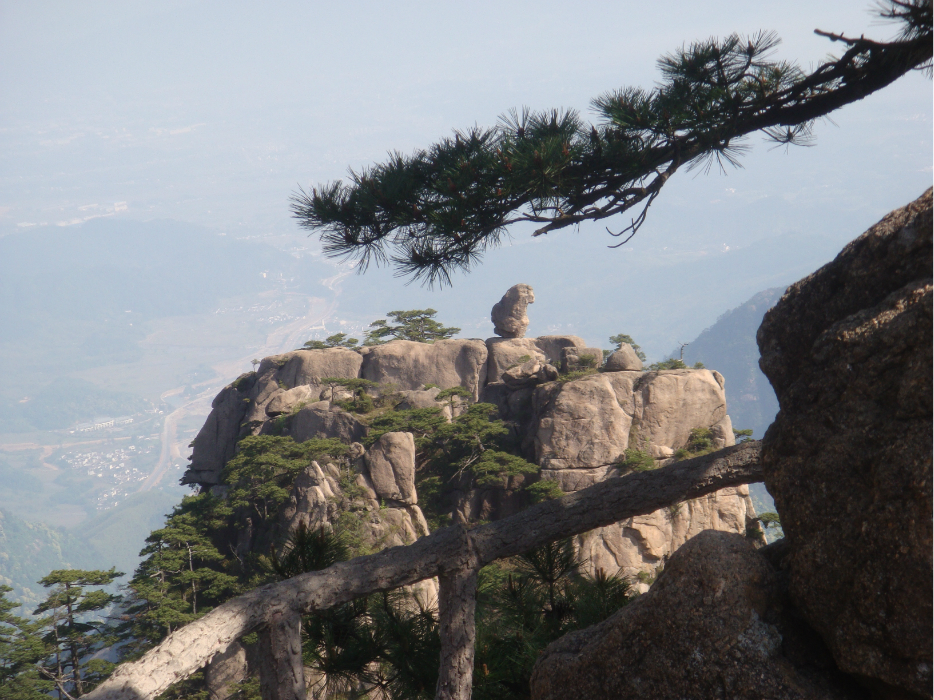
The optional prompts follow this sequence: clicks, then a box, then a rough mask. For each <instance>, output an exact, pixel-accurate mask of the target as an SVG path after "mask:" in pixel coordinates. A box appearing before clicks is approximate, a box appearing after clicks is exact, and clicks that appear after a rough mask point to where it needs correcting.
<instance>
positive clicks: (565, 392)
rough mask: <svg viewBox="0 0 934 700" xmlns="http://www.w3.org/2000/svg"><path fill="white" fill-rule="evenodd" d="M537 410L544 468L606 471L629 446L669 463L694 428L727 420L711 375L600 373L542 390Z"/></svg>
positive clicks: (538, 455)
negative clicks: (605, 468) (668, 460)
mask: <svg viewBox="0 0 934 700" xmlns="http://www.w3.org/2000/svg"><path fill="white" fill-rule="evenodd" d="M533 404H534V412H535V416H536V419H535V421H534V425H533V440H534V452H535V459H536V462H537V463H538V464H539V466H541V467H542V468H544V469H593V468H595V467H602V466H606V465H608V464H612V463H614V462H616V461H617V460H618V459H619V458H620V457H621V456H622V455H623V454H624V453H625V451H626V448H628V447H630V446H631V447H634V448H637V449H640V450H644V451H646V452H648V453H649V454H650V455H651V456H652V457H655V458H657V459H662V458H667V457H670V456H671V455H672V454H673V453H674V450H677V449H678V448H681V447H683V446H684V445H685V444H686V443H687V441H688V438H690V435H691V429H693V428H709V427H711V426H715V425H717V424H719V423H720V422H721V421H723V420H724V418H725V416H726V396H725V395H724V393H723V386H722V384H721V383H719V382H718V381H717V379H716V377H715V373H713V372H711V371H710V370H706V369H682V370H667V371H661V372H647V373H645V372H604V373H601V374H594V375H590V376H586V377H582V378H580V379H576V380H573V381H569V382H560V383H557V384H554V385H551V384H549V385H546V386H542V387H539V388H537V389H536V390H535V395H534V398H533ZM718 430H720V429H718ZM730 432H731V433H732V429H731V430H730ZM630 443H632V444H630Z"/></svg>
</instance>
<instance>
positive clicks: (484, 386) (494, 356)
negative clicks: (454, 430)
mask: <svg viewBox="0 0 934 700" xmlns="http://www.w3.org/2000/svg"><path fill="white" fill-rule="evenodd" d="M517 293H518V292H517ZM511 308H513V309H517V308H519V307H518V306H513V307H511ZM627 347H628V346H627ZM630 350H631V348H630ZM621 352H622V355H620V353H619V352H618V353H616V360H614V362H615V364H614V365H613V367H612V369H613V370H614V371H608V372H603V373H594V374H592V375H589V376H585V377H581V378H578V379H575V380H572V381H561V382H557V381H555V380H557V379H558V378H559V376H558V370H557V369H556V367H558V366H562V365H563V367H564V368H565V370H566V371H573V370H575V369H579V368H581V367H582V366H584V365H586V364H593V365H599V364H600V360H601V359H602V351H601V350H599V349H598V348H588V347H587V344H586V342H585V341H584V340H583V339H581V338H579V337H577V336H573V335H566V336H558V335H555V336H542V337H538V338H490V339H488V340H487V341H485V342H483V341H479V340H442V341H437V342H435V343H432V344H427V343H414V342H410V341H401V340H397V341H392V342H390V343H386V344H385V345H380V346H376V347H371V348H362V349H361V350H360V351H359V352H358V351H353V350H348V349H346V348H331V349H327V350H299V351H295V352H291V353H285V354H282V355H276V356H273V357H269V358H266V359H265V360H263V362H262V363H260V365H259V367H258V369H257V371H256V372H255V373H251V374H248V375H244V376H243V377H241V378H240V379H239V380H238V381H237V382H236V383H235V384H234V385H231V386H230V387H228V388H227V389H225V390H224V391H222V392H221V394H220V395H219V396H218V398H217V399H216V400H215V406H214V411H212V413H211V416H210V417H209V418H208V421H207V422H206V423H205V426H204V428H203V429H202V431H201V433H200V434H199V435H198V437H197V438H196V441H195V450H194V455H193V457H192V468H191V469H190V470H189V472H187V473H186V476H185V480H186V482H189V483H200V484H202V485H204V486H206V487H211V486H214V485H216V484H218V483H219V482H220V474H221V470H222V469H223V466H224V464H225V463H226V461H227V460H229V459H230V458H231V457H232V456H233V454H234V450H235V445H236V442H237V440H238V439H239V438H240V437H243V436H245V435H250V434H253V435H255V434H270V433H271V434H277V435H278V434H281V435H287V436H290V437H292V438H294V439H295V440H296V441H298V442H302V441H305V440H308V439H311V438H316V437H317V438H336V439H339V440H341V441H342V442H344V443H347V444H349V445H352V446H353V447H352V452H353V454H352V455H351V461H353V463H354V464H355V465H357V469H358V471H359V472H360V473H358V474H357V475H356V476H355V477H354V480H355V483H356V486H357V487H358V488H359V489H360V490H362V492H363V493H364V495H365V500H366V501H367V503H368V504H369V506H368V507H372V508H373V509H374V510H378V509H379V504H380V501H383V502H386V503H388V504H390V505H392V506H393V509H390V510H391V512H388V511H385V510H384V511H381V514H380V516H379V517H378V518H377V520H379V521H380V523H381V524H379V525H378V526H377V524H376V523H375V522H374V523H371V526H372V527H371V528H370V529H371V530H373V532H372V533H371V535H368V537H369V538H370V539H371V540H372V541H373V542H376V541H382V540H381V539H380V538H384V539H385V537H388V536H389V535H390V534H392V533H403V534H404V535H405V537H409V536H414V534H413V533H416V532H417V531H418V527H417V526H416V525H417V521H419V518H420V517H421V516H420V512H419V515H418V516H416V515H413V514H411V513H409V514H408V515H406V513H407V511H405V507H407V506H413V507H414V506H415V504H416V503H417V495H416V493H415V484H414V465H415V454H414V442H413V440H412V438H411V436H406V435H405V434H402V433H397V434H389V435H387V436H384V437H383V438H382V439H381V440H379V441H377V443H376V444H375V445H373V446H372V447H371V448H370V450H369V451H368V452H367V454H366V455H364V450H363V448H362V447H361V446H360V445H359V443H360V442H362V441H363V439H364V437H365V436H366V433H367V425H366V422H365V420H361V417H359V416H357V415H355V414H353V413H350V412H348V411H345V410H343V409H342V408H341V407H340V406H339V405H338V403H337V402H339V401H341V400H347V399H350V398H352V397H353V394H352V392H351V391H350V390H348V389H346V388H341V387H337V386H325V385H324V383H323V381H322V380H323V379H324V378H325V377H346V378H364V379H369V380H371V381H374V382H377V383H379V384H381V386H382V390H380V391H377V392H375V393H380V394H382V393H383V392H384V391H386V389H389V387H390V386H392V387H394V389H390V391H389V392H387V393H391V392H392V391H394V392H395V393H394V394H392V395H393V396H395V397H396V400H397V401H398V406H397V407H398V408H399V409H402V410H404V409H407V408H431V407H437V408H439V409H441V410H442V412H443V414H444V415H445V416H446V417H447V418H448V420H451V419H453V418H455V417H456V416H457V415H459V414H460V413H461V412H462V411H463V410H464V409H465V408H466V406H467V405H468V402H467V401H461V399H456V400H455V401H454V405H453V406H452V405H451V404H450V402H449V401H444V402H438V401H436V400H435V399H436V397H437V395H438V392H439V389H438V388H431V389H427V390H426V389H424V386H425V385H426V384H435V385H437V386H438V387H441V388H448V387H453V386H462V387H464V388H466V389H468V390H469V391H470V392H471V394H473V400H476V399H477V398H482V400H484V401H487V402H491V403H494V404H496V405H497V406H498V408H499V410H500V415H501V417H502V418H504V419H506V420H508V421H510V422H511V424H512V430H514V431H515V434H516V437H517V438H518V440H519V441H520V442H522V444H523V451H524V453H525V456H526V458H528V459H530V460H532V461H535V462H536V463H537V464H538V465H539V466H540V467H541V468H542V469H541V473H540V477H541V478H544V479H550V480H553V481H556V482H557V483H558V484H559V486H560V487H561V488H562V489H563V490H564V491H565V492H571V491H577V490H580V489H583V488H587V487H588V486H592V485H593V484H595V483H597V482H599V481H603V480H605V479H608V478H612V477H613V476H617V475H619V474H620V473H621V469H620V467H619V465H618V463H619V461H620V460H621V459H622V458H623V456H624V454H625V452H626V449H627V448H629V447H635V448H637V449H640V450H644V451H646V452H648V453H649V454H650V455H651V456H652V457H655V458H657V459H659V460H662V461H663V460H664V459H667V458H669V457H671V456H672V455H673V454H674V452H675V451H676V450H677V449H679V448H681V447H683V446H684V445H685V443H686V442H687V440H688V438H689V436H690V431H691V429H692V428H710V429H711V430H712V431H713V433H714V436H715V443H716V445H717V446H718V447H719V446H724V445H729V444H733V435H732V429H731V426H730V423H729V416H727V415H726V405H725V404H726V401H725V398H724V393H723V377H721V376H720V375H719V374H718V373H717V372H711V371H708V370H673V371H663V372H650V373H643V372H641V371H639V370H637V369H635V368H637V367H641V363H639V362H638V358H636V357H635V355H634V353H630V354H631V355H632V356H631V357H630V356H629V354H626V352H625V350H623V351H621ZM588 355H589V356H591V357H593V358H594V360H593V361H592V362H591V363H582V362H581V359H580V358H581V357H584V356H588ZM611 359H612V358H611ZM623 367H632V368H634V369H622V368H623ZM481 393H482V396H480V394H481ZM403 443H404V444H403ZM312 471H313V470H312ZM312 476H314V478H315V479H316V480H317V481H316V482H315V483H316V484H317V485H316V486H315V488H314V489H310V488H309V487H308V486H307V484H305V483H304V482H305V481H307V480H308V479H311V478H312ZM336 478H337V477H336V475H334V474H332V475H331V480H332V481H333V480H334V479H336ZM322 479H324V476H321V477H319V476H317V475H313V474H312V472H308V473H307V474H305V475H303V476H302V477H300V479H299V482H297V483H296V488H297V489H298V491H297V492H296V493H298V494H304V495H303V496H301V499H300V500H301V506H300V507H299V506H296V508H297V510H296V511H295V514H293V516H292V517H291V519H289V520H288V523H287V524H286V525H283V527H285V528H294V527H296V526H297V523H298V522H299V521H300V520H304V521H306V522H307V524H309V525H313V524H314V523H319V524H321V523H330V522H336V520H335V518H336V517H337V516H336V515H335V514H334V512H333V511H334V508H335V507H336V506H335V505H334V503H335V502H337V501H340V500H341V499H340V498H339V495H338V494H336V493H334V492H333V489H332V490H331V491H329V490H328V488H329V487H328V486H327V483H329V482H327V480H326V479H325V480H324V481H322ZM534 480H535V477H534V476H519V477H511V478H510V479H508V480H507V482H506V483H504V484H503V485H498V486H488V487H483V488H467V487H465V489H466V490H464V491H463V492H461V491H458V492H456V493H455V494H454V495H453V496H452V503H454V507H453V512H452V517H453V518H454V520H455V522H464V523H473V522H476V521H478V520H491V519H498V518H502V517H507V516H509V515H511V514H513V513H516V512H518V511H519V510H521V509H523V508H525V507H527V506H528V497H527V494H526V492H525V491H524V488H525V487H526V486H528V484H529V483H530V482H531V481H534ZM335 499H337V501H335ZM329 509H330V510H329ZM303 513H304V514H305V515H302V514H303ZM312 514H314V515H312ZM754 517H755V513H754V511H753V509H752V505H751V503H750V501H749V499H748V496H747V493H746V490H745V488H739V489H726V490H724V491H723V492H722V493H718V494H714V495H712V496H709V497H706V498H704V499H701V500H700V501H697V502H689V503H685V504H683V505H682V506H681V507H680V508H679V509H677V511H676V510H674V509H666V510H664V511H659V512H657V513H653V514H651V515H648V516H643V517H640V518H633V519H629V520H627V521H624V522H621V523H618V524H616V525H613V526H610V527H606V528H601V529H600V530H597V531H595V532H592V533H589V534H588V535H587V536H585V537H581V538H579V539H578V545H579V546H580V547H581V549H582V550H584V554H585V556H586V557H587V558H588V560H589V562H590V564H589V567H590V569H591V571H595V570H596V569H597V568H602V569H604V570H606V571H609V572H611V573H615V572H616V571H617V570H621V571H622V573H624V574H628V575H635V574H637V573H640V572H644V573H647V574H652V573H654V571H655V570H656V569H657V568H659V567H660V566H661V565H663V563H664V561H665V560H666V559H667V557H668V556H670V554H671V553H672V552H673V551H674V550H675V549H677V547H678V546H680V545H681V544H682V543H683V542H684V541H685V540H686V539H687V538H688V537H690V536H692V535H693V534H695V533H696V532H699V531H700V530H702V529H705V528H715V529H721V530H726V531H729V532H737V533H742V532H744V531H745V529H746V526H747V524H748V523H749V522H750V521H751V520H752V519H753V518H754ZM397 521H398V522H397ZM422 522H423V519H422ZM374 528H375V529H374ZM380 528H384V529H385V531H383V530H381V529H380ZM285 531H287V530H285ZM285 531H283V532H285ZM283 532H277V533H264V532H256V533H250V531H249V530H248V529H246V530H244V531H243V536H242V538H241V541H238V544H237V548H238V551H242V552H244V553H245V552H247V551H249V548H250V547H251V546H253V545H256V546H260V547H265V548H266V549H268V546H269V545H270V544H272V543H274V541H276V537H281V535H282V534H283ZM403 541H406V540H405V538H403V539H399V540H398V541H397V540H396V539H393V538H391V537H390V538H389V539H388V540H386V542H392V543H393V544H401V543H402V542H403ZM368 546H369V545H368Z"/></svg>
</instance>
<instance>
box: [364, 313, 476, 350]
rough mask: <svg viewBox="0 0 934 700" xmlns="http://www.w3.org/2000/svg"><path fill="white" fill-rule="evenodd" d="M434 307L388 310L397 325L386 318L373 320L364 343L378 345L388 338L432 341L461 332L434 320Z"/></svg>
mask: <svg viewBox="0 0 934 700" xmlns="http://www.w3.org/2000/svg"><path fill="white" fill-rule="evenodd" d="M437 313H438V312H437V311H435V310H434V309H411V310H409V311H390V312H389V313H387V314H386V315H387V316H388V317H389V318H390V319H392V321H393V322H395V323H396V324H397V325H394V326H392V325H389V323H388V322H387V321H386V319H384V318H381V319H379V320H377V321H373V323H371V324H370V328H372V329H373V330H370V331H367V333H366V338H365V339H364V342H363V344H364V345H380V344H382V343H385V342H387V339H388V340H414V341H416V342H418V343H433V342H434V341H436V340H444V339H446V338H450V337H452V336H454V335H456V334H457V333H460V332H461V329H460V328H453V327H447V326H442V325H441V324H440V323H439V322H438V321H436V320H435V318H434V317H435V314H437Z"/></svg>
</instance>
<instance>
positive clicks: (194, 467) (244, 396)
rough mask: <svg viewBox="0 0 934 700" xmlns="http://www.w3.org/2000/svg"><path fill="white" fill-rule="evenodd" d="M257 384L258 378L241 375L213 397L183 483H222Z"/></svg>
mask: <svg viewBox="0 0 934 700" xmlns="http://www.w3.org/2000/svg"><path fill="white" fill-rule="evenodd" d="M255 383H256V375H254V374H244V375H241V376H240V377H239V378H238V379H237V380H236V381H235V382H233V383H232V384H231V385H230V386H227V387H225V388H224V389H223V390H222V391H221V392H220V393H219V394H218V395H217V396H216V397H215V398H214V402H213V403H212V404H211V413H210V414H208V417H207V420H205V421H204V425H203V426H202V427H201V430H200V431H198V434H197V436H195V439H194V442H193V444H192V453H191V464H190V465H189V466H188V470H187V471H186V472H185V475H184V476H183V477H182V483H183V484H203V485H206V486H212V485H214V484H219V483H220V474H221V471H222V470H223V468H224V465H225V464H227V461H228V460H229V459H230V458H231V457H233V456H234V454H235V452H236V449H237V438H238V437H239V435H240V424H241V423H242V422H243V417H244V416H245V415H246V410H247V405H248V402H249V393H250V391H251V390H252V389H253V386H254V384H255Z"/></svg>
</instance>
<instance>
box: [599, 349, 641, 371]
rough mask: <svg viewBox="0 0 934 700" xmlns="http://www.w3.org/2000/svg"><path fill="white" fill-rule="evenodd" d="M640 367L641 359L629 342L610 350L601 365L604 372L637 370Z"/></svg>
mask: <svg viewBox="0 0 934 700" xmlns="http://www.w3.org/2000/svg"><path fill="white" fill-rule="evenodd" d="M641 369H642V360H640V359H639V356H638V355H636V351H635V350H633V349H632V345H630V344H629V343H623V344H622V346H620V348H619V350H616V351H615V352H611V353H610V356H609V357H608V358H606V364H604V365H603V370H604V371H605V372H633V371H635V372H638V371H640V370H641Z"/></svg>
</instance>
